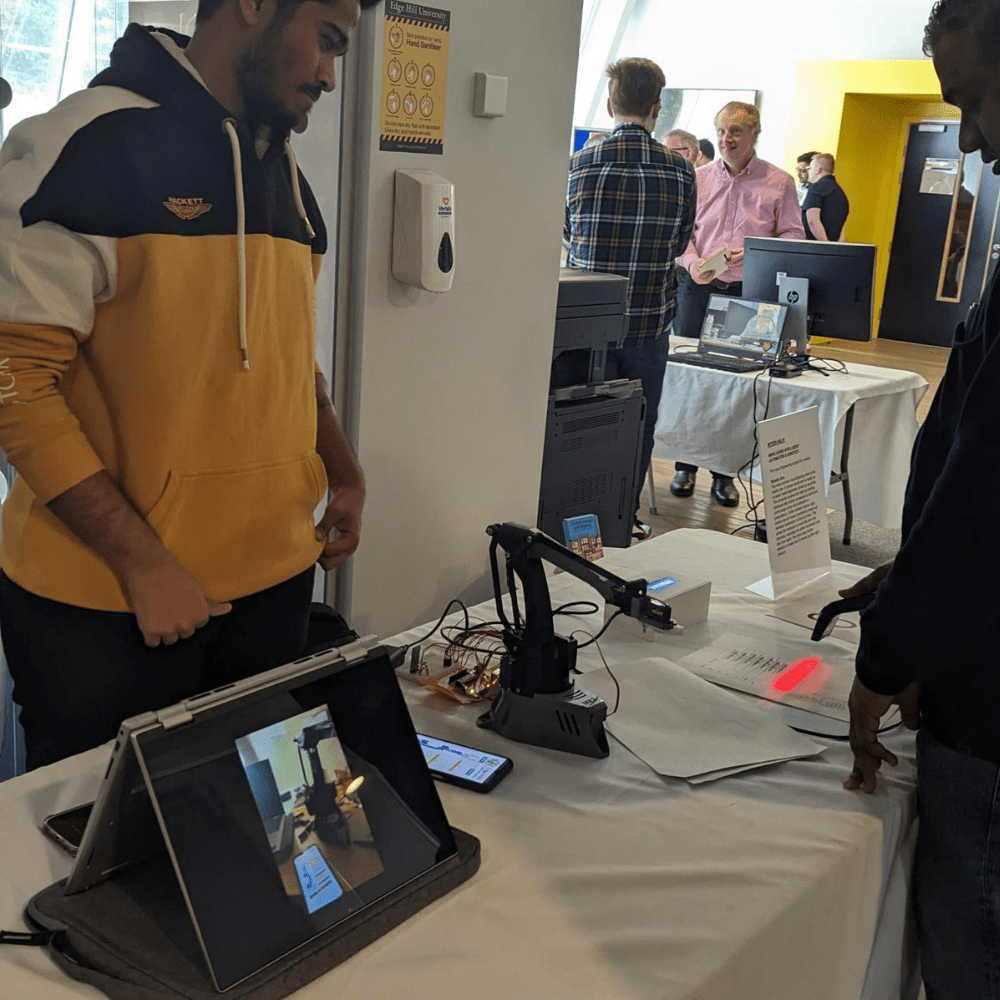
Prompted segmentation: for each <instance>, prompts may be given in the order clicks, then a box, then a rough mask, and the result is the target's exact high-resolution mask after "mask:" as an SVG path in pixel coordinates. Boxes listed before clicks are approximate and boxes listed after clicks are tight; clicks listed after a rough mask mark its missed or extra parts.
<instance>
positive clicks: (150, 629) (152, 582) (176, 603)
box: [124, 553, 233, 647]
mask: <svg viewBox="0 0 1000 1000" xmlns="http://www.w3.org/2000/svg"><path fill="white" fill-rule="evenodd" d="M124 582H125V593H126V595H127V596H128V600H129V605H130V606H131V608H132V611H133V612H134V614H135V620H136V624H137V625H138V626H139V630H140V631H141V632H142V637H143V639H144V641H145V643H146V645H147V646H151V647H152V646H159V645H160V644H161V643H162V644H163V645H164V646H172V645H173V644H174V643H175V642H177V640H178V639H190V638H191V636H193V635H194V634H195V632H196V631H197V630H198V629H200V628H201V627H202V626H203V625H207V624H208V621H209V619H210V618H214V617H215V616H217V615H224V614H228V613H229V612H230V611H232V609H233V606H232V604H230V603H228V602H227V603H225V604H217V603H216V602H215V601H213V600H212V599H211V598H210V597H207V596H206V595H205V592H204V591H203V590H202V589H201V587H200V586H199V585H198V583H197V581H196V580H195V579H194V577H192V576H191V575H190V574H189V573H188V572H187V571H186V570H185V569H184V568H183V567H182V566H181V565H180V563H178V562H177V560H176V559H174V558H173V556H170V555H168V554H166V553H164V558H163V559H162V560H160V561H158V562H156V563H155V564H153V565H151V566H144V567H142V568H141V569H137V570H136V571H135V572H134V573H130V574H129V576H128V578H127V579H126V580H125V581H124Z"/></svg>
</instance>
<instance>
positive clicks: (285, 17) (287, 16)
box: [195, 0, 382, 24]
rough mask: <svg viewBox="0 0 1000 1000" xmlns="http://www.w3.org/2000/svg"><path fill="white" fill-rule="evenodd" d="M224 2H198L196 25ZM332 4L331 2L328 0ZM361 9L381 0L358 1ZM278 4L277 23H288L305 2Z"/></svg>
mask: <svg viewBox="0 0 1000 1000" xmlns="http://www.w3.org/2000/svg"><path fill="white" fill-rule="evenodd" d="M225 2H226V0H198V16H197V18H195V23H196V24H203V23H204V22H205V21H207V20H208V19H209V18H210V17H212V16H213V15H214V14H216V13H217V12H218V11H219V10H220V9H221V8H222V5H223V4H224V3H225ZM262 2H263V0H256V3H257V6H258V7H259V6H260V5H261V3H262ZM318 2H319V3H323V2H324V0H318ZM329 2H331V3H332V2H333V0H329ZM360 2H361V9H362V10H368V8H369V7H376V6H378V4H380V3H381V2H382V0H360ZM277 3H278V20H279V23H281V22H284V21H290V20H291V18H292V15H293V14H294V13H295V8H296V7H299V6H301V5H302V4H303V3H305V0H277Z"/></svg>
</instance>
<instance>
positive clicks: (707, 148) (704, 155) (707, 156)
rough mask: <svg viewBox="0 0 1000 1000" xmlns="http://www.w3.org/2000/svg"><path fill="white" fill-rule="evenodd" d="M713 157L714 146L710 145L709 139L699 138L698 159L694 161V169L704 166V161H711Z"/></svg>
mask: <svg viewBox="0 0 1000 1000" xmlns="http://www.w3.org/2000/svg"><path fill="white" fill-rule="evenodd" d="M714 159H715V146H714V145H712V141H711V139H699V140H698V159H697V160H695V161H694V165H695V169H697V168H698V167H703V166H705V164H706V163H711V162H712V160H714Z"/></svg>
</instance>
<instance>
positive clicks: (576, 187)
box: [563, 59, 697, 537]
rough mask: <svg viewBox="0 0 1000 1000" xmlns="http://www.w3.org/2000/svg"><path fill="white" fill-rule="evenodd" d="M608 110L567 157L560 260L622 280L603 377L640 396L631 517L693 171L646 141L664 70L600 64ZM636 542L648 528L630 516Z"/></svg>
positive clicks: (686, 235)
mask: <svg viewBox="0 0 1000 1000" xmlns="http://www.w3.org/2000/svg"><path fill="white" fill-rule="evenodd" d="M607 72H608V76H609V78H610V83H609V86H608V93H609V97H608V113H609V114H610V115H611V116H612V117H613V118H614V120H615V128H614V131H613V132H612V133H611V135H609V136H608V137H607V138H606V139H605V140H604V141H603V142H599V143H597V144H596V145H591V146H587V147H586V148H584V149H581V150H580V151H579V152H578V153H575V154H574V155H573V158H572V159H571V160H570V168H569V192H568V195H567V199H566V225H565V229H564V231H563V235H564V237H565V239H566V241H567V242H568V244H569V253H568V255H567V259H566V263H567V264H568V265H569V266H570V267H582V268H585V269H587V270H588V271H602V272H605V273H609V274H621V275H624V276H625V277H626V278H628V279H629V282H630V284H629V301H628V334H627V336H626V337H625V340H624V341H623V342H622V343H621V344H620V345H619V346H618V347H615V348H611V349H609V350H608V354H607V364H606V366H605V373H606V375H607V377H608V378H609V379H613V378H627V379H641V380H642V391H643V395H644V396H645V397H646V422H645V426H644V427H643V437H642V458H641V462H640V465H639V479H638V481H637V482H636V492H635V510H636V512H638V510H639V494H640V492H641V490H642V484H643V483H644V482H645V479H646V472H647V471H648V469H649V460H650V456H651V455H652V453H653V430H654V428H655V427H656V412H657V408H658V406H659V403H660V393H661V392H662V389H663V374H664V372H665V370H666V366H667V337H666V333H667V330H668V329H669V327H670V323H671V321H672V320H673V318H674V310H675V307H676V299H677V280H676V277H675V273H674V260H675V259H676V258H677V257H680V255H681V254H682V253H683V252H684V250H685V248H686V247H687V245H688V241H689V240H690V239H691V234H692V232H693V230H694V219H695V209H696V207H697V195H696V190H695V180H694V170H693V169H692V167H691V164H690V163H688V162H687V160H685V159H684V157H683V156H681V154H680V153H678V152H676V151H674V150H669V149H665V148H664V147H663V146H661V145H660V143H659V142H657V141H656V140H655V139H654V138H653V136H652V131H653V126H654V124H655V122H656V119H657V116H658V115H659V113H660V91H661V90H662V89H663V87H664V84H665V82H666V81H665V78H664V75H663V70H661V69H660V67H659V66H657V65H656V63H654V62H651V61H650V60H648V59H622V60H621V61H619V62H617V63H614V64H613V65H611V66H609V67H608V70H607ZM635 523H636V528H637V532H638V533H637V534H636V537H646V536H647V535H648V534H649V529H648V528H647V527H646V526H645V525H643V524H642V523H641V522H640V521H639V519H638V516H637V517H636V519H635Z"/></svg>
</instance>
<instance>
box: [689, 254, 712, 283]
mask: <svg viewBox="0 0 1000 1000" xmlns="http://www.w3.org/2000/svg"><path fill="white" fill-rule="evenodd" d="M704 263H705V260H704V258H703V259H702V260H695V261H692V262H691V266H690V267H689V268H688V271H689V273H690V274H691V277H692V278H693V279H694V280H695V281H696V282H697V283H698V284H699V285H707V284H708V283H709V282H710V281H711V280H712V279H713V278H714V277H715V271H711V270H709V271H702V269H701V266H702V264H704Z"/></svg>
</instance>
